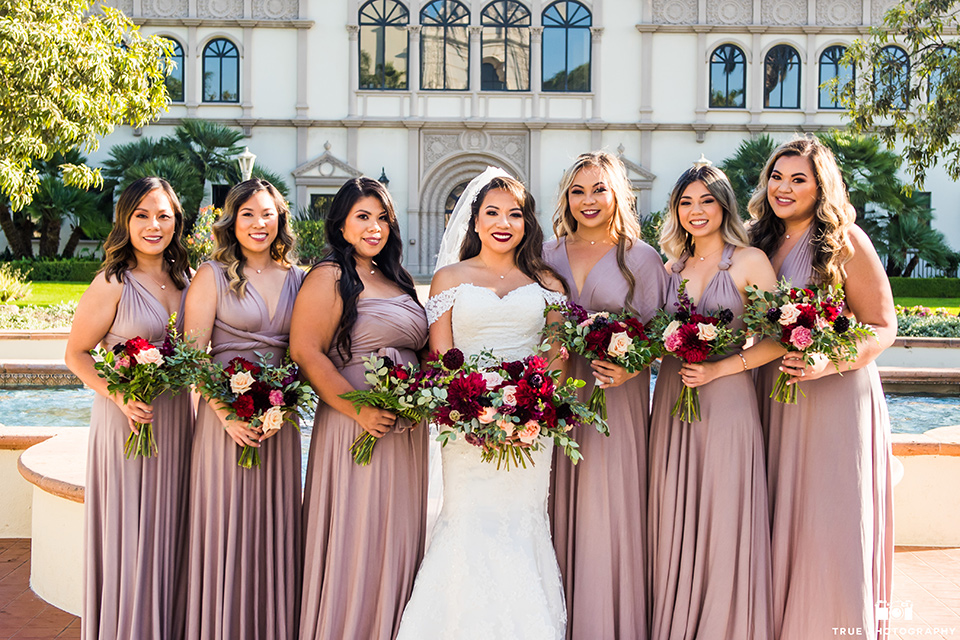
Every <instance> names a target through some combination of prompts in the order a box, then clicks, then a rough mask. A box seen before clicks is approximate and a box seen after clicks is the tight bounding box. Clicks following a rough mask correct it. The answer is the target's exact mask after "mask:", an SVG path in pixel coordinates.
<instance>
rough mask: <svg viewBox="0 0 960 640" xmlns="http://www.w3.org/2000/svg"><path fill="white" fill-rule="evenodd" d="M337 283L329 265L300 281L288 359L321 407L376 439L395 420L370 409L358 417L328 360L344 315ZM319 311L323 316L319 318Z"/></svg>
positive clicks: (336, 272) (343, 381)
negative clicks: (303, 376) (290, 358)
mask: <svg viewBox="0 0 960 640" xmlns="http://www.w3.org/2000/svg"><path fill="white" fill-rule="evenodd" d="M339 279H340V270H339V268H338V267H337V266H336V265H334V264H332V263H330V264H321V265H319V266H318V267H315V268H314V269H313V270H312V271H311V272H310V273H309V274H308V275H307V277H306V279H305V280H304V281H303V285H302V286H301V287H300V293H298V294H297V300H296V302H295V303H294V305H293V316H292V318H291V320H290V356H291V357H292V358H293V360H294V362H296V363H297V364H298V365H299V366H300V371H301V372H302V373H303V375H305V376H306V378H307V380H308V381H309V382H310V386H312V387H313V389H314V391H316V392H317V395H318V396H320V399H321V400H323V402H324V403H326V404H327V405H329V406H330V407H333V408H334V409H336V410H337V411H339V412H340V413H342V414H344V415H345V416H348V417H350V418H352V419H353V420H356V421H357V422H358V423H359V424H360V426H361V427H363V429H364V430H365V431H366V432H367V433H369V434H370V435H373V436H375V437H377V438H379V437H381V436H383V435H385V434H386V433H387V432H389V431H390V429H391V428H392V427H393V424H394V422H396V420H397V416H396V415H395V414H393V413H390V412H389V411H384V410H383V409H375V408H373V407H361V408H360V413H359V414H358V413H357V410H356V409H355V408H354V407H353V403H351V402H350V401H349V400H344V399H343V398H341V397H340V395H341V394H344V393H349V392H350V391H355V389H354V388H353V385H351V384H350V382H349V381H347V379H346V378H344V377H343V375H341V373H340V371H338V370H337V367H336V366H334V364H333V362H332V361H331V360H330V358H328V357H327V352H328V351H329V350H330V346H331V344H332V343H333V338H334V336H335V335H336V333H337V327H338V326H339V325H340V318H341V316H342V315H343V300H341V298H340V292H339V290H338V286H337V283H338V281H339ZM318 309H323V310H324V313H319V314H318V313H317V310H318Z"/></svg>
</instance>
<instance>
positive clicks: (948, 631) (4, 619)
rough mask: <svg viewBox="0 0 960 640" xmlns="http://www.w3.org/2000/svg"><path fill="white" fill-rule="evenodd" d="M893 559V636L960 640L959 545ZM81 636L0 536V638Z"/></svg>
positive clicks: (18, 547)
mask: <svg viewBox="0 0 960 640" xmlns="http://www.w3.org/2000/svg"><path fill="white" fill-rule="evenodd" d="M894 563H895V564H894V567H895V568H894V586H893V603H891V606H890V608H889V614H890V619H891V621H892V625H891V626H892V628H891V630H890V636H889V637H891V638H897V639H902V640H908V639H910V638H940V639H942V640H960V549H928V548H922V547H899V548H898V549H897V555H896V558H895V560H894ZM844 631H846V630H844ZM79 637H80V620H79V618H76V617H74V616H72V615H70V614H69V613H66V612H64V611H61V610H60V609H57V608H56V607H52V606H50V605H48V604H47V603H45V602H44V601H43V600H41V599H40V598H38V597H37V596H36V595H34V593H33V591H31V590H30V541H29V540H9V539H7V540H2V539H0V640H8V639H12V638H36V639H44V640H46V639H52V638H79ZM837 637H850V636H849V635H848V634H847V633H846V632H845V633H843V634H841V630H839V629H838V630H837ZM853 637H856V636H853Z"/></svg>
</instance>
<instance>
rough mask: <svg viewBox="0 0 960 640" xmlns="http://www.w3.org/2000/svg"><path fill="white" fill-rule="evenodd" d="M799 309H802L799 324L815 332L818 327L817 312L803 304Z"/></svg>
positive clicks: (810, 306)
mask: <svg viewBox="0 0 960 640" xmlns="http://www.w3.org/2000/svg"><path fill="white" fill-rule="evenodd" d="M797 308H798V309H800V315H799V316H798V317H797V324H799V325H800V326H801V327H806V328H807V329H810V330H811V331H813V329H814V328H815V327H816V326H817V310H816V309H815V308H814V307H813V305H810V304H801V305H799V306H798V307H797Z"/></svg>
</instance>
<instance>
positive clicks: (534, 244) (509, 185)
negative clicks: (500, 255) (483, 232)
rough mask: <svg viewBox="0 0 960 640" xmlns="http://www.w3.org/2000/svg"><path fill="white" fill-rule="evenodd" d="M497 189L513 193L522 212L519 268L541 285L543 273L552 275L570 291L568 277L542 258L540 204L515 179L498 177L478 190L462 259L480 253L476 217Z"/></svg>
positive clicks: (567, 291)
mask: <svg viewBox="0 0 960 640" xmlns="http://www.w3.org/2000/svg"><path fill="white" fill-rule="evenodd" d="M494 189H499V190H500V191H506V192H507V193H509V194H510V195H511V196H513V199H514V200H516V201H517V204H519V205H520V210H521V211H522V212H523V238H521V239H520V243H519V244H518V245H517V248H516V253H515V254H514V261H515V262H516V264H517V268H518V269H520V271H521V272H523V274H524V275H525V276H527V277H528V278H530V279H531V280H533V281H534V282H537V283H539V284H540V285H541V286H543V284H544V281H543V276H544V275H545V274H549V275H551V276H553V277H554V278H556V279H557V280H558V281H559V282H560V284H562V285H563V290H564V292H565V293H569V292H570V290H569V288H568V287H567V282H566V280H564V279H563V277H561V276H560V274H559V273H557V272H556V271H555V270H554V269H553V267H551V266H550V265H548V264H547V263H546V262H544V260H543V229H541V228H540V222H539V221H538V220H537V211H536V209H537V203H536V201H535V200H534V199H533V196H532V195H531V194H530V192H529V191H527V188H526V187H524V186H523V183H522V182H520V181H519V180H515V179H514V178H509V177H506V176H497V177H496V178H494V179H493V180H491V181H490V182H488V183H487V184H486V185H484V187H483V188H482V189H480V191H479V193H477V197H476V199H474V201H473V203H472V204H471V206H470V220H469V221H468V222H467V235H466V237H464V239H463V244H461V245H460V260H468V259H470V258H473V257H475V256H477V255H479V254H480V248H481V246H482V244H481V242H480V236H479V235H478V234H477V230H476V229H475V228H474V227H475V226H476V223H477V217H478V216H479V215H480V209H481V207H483V201H484V199H485V198H486V197H487V194H488V193H490V192H491V191H493V190H494Z"/></svg>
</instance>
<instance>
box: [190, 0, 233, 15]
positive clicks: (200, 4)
mask: <svg viewBox="0 0 960 640" xmlns="http://www.w3.org/2000/svg"><path fill="white" fill-rule="evenodd" d="M197 15H198V16H200V17H201V18H243V0H197Z"/></svg>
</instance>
